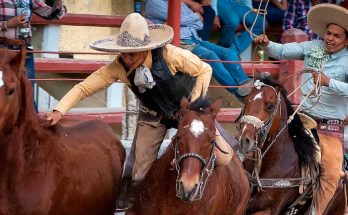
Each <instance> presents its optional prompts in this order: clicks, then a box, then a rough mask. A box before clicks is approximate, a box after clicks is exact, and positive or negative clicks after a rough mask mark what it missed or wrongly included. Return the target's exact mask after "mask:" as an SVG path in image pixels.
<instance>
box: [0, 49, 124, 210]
mask: <svg viewBox="0 0 348 215" xmlns="http://www.w3.org/2000/svg"><path fill="white" fill-rule="evenodd" d="M24 60H25V55H24V54H22V53H20V52H14V51H10V50H7V49H0V110H1V111H0V214H38V215H40V214H42V215H43V214H74V215H76V214H113V212H114V209H115V200H116V195H117V191H118V188H119V184H120V180H121V177H122V169H123V162H124V159H125V150H124V148H123V146H122V145H121V143H120V141H119V140H118V139H117V137H116V136H115V134H114V133H113V131H112V130H111V128H110V127H108V126H107V125H106V124H105V123H103V122H100V121H89V122H81V123H79V124H76V123H74V124H75V125H74V126H62V125H58V126H56V127H55V128H51V129H48V128H45V127H43V126H41V124H42V123H44V121H45V120H43V119H40V118H39V117H38V116H37V115H36V113H35V110H34V108H33V100H32V90H31V85H30V82H29V80H28V79H27V77H26V74H25V72H24V70H23V63H24Z"/></svg>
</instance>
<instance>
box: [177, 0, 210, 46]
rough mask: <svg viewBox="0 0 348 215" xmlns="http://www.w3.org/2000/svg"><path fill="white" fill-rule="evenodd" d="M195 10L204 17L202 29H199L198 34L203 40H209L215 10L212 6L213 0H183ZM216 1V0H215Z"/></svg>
mask: <svg viewBox="0 0 348 215" xmlns="http://www.w3.org/2000/svg"><path fill="white" fill-rule="evenodd" d="M182 1H183V2H184V3H185V4H186V5H187V6H188V7H189V8H190V9H191V10H192V11H193V12H195V13H198V14H199V15H200V16H201V18H202V19H203V28H202V30H199V31H197V33H198V36H200V37H201V38H202V39H203V40H209V37H210V34H211V31H212V28H213V24H214V19H215V16H216V14H215V11H214V9H213V8H212V4H211V0H182ZM213 1H214V0H213Z"/></svg>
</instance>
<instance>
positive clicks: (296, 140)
mask: <svg viewBox="0 0 348 215" xmlns="http://www.w3.org/2000/svg"><path fill="white" fill-rule="evenodd" d="M259 81H260V82H258V81H256V86H258V87H255V88H254V89H253V90H252V92H251V93H250V95H249V96H247V97H246V98H245V100H244V102H245V107H244V110H243V113H242V117H241V119H240V122H241V128H240V132H239V133H240V135H239V136H240V144H241V152H242V153H243V154H244V155H245V161H244V166H245V168H246V170H247V171H248V172H249V173H250V181H251V182H252V184H253V187H254V189H253V193H252V196H251V199H250V201H249V204H248V208H247V213H248V214H272V215H278V214H305V213H306V212H307V211H308V209H309V207H310V204H311V200H310V195H308V196H307V197H305V198H304V199H307V201H306V204H301V203H300V204H294V205H292V204H293V203H295V202H296V199H297V198H298V197H299V196H300V194H299V188H300V185H301V184H307V185H308V187H311V186H310V184H311V183H312V182H314V181H315V180H316V179H315V177H316V176H317V174H316V172H317V170H318V166H319V164H318V161H317V160H318V159H316V155H317V151H318V150H317V147H318V145H317V143H316V141H314V140H313V138H312V137H311V136H310V135H309V133H308V132H307V131H306V130H305V129H304V126H303V124H302V121H301V119H300V117H299V115H298V114H295V115H294V118H293V119H292V120H289V117H290V116H292V115H293V113H294V110H293V108H292V106H291V103H290V101H289V100H288V99H287V93H286V90H285V89H284V88H283V87H282V86H280V85H279V84H277V83H276V82H274V81H273V80H271V78H270V77H267V76H263V77H261V78H259ZM290 121H291V122H290ZM313 132H314V131H313ZM314 134H316V133H314ZM319 137H320V141H331V142H330V143H335V144H337V145H338V146H339V145H340V143H339V142H337V141H339V140H338V139H336V138H334V137H329V136H324V135H319ZM301 165H302V166H306V167H308V168H309V170H311V173H312V174H310V175H311V176H313V177H312V178H311V176H308V177H307V176H302V175H301ZM301 188H302V186H301ZM306 191H307V190H306ZM341 191H342V189H341ZM342 194H343V192H341V193H340V194H339V195H338V196H337V201H339V202H337V203H335V204H336V206H337V208H336V209H335V210H336V211H334V213H332V212H328V213H327V214H343V210H344V205H345V203H344V198H343V195H342ZM304 196H305V195H304ZM290 206H291V207H290ZM336 206H335V207H336Z"/></svg>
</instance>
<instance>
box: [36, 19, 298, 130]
mask: <svg viewBox="0 0 348 215" xmlns="http://www.w3.org/2000/svg"><path fill="white" fill-rule="evenodd" d="M124 18H125V16H105V15H90V14H66V15H65V16H64V17H63V18H62V19H61V20H53V21H47V20H44V19H42V18H40V17H38V16H36V15H34V16H33V17H32V23H33V24H39V25H48V24H56V25H74V26H99V27H120V25H121V23H122V21H123V20H124ZM277 29H278V30H277V32H278V31H280V30H279V28H277ZM268 32H269V31H268ZM278 33H279V32H278ZM288 33H289V32H288ZM297 33H298V32H297ZM297 33H296V32H295V35H294V32H290V34H287V35H286V34H285V35H284V38H283V41H284V42H295V41H297V40H298V38H303V35H302V36H301V35H296V34H297ZM77 53H78V52H76V53H74V54H77ZM81 53H82V52H81ZM81 53H80V52H79V54H81ZM82 54H83V53H82ZM85 54H86V53H85ZM88 54H94V53H88ZM95 54H97V53H95ZM108 62H109V61H91V60H67V59H47V58H46V59H44V58H37V59H36V60H35V67H36V68H35V69H36V72H38V73H91V72H93V71H95V70H97V69H99V68H100V67H101V66H103V65H105V64H106V63H108ZM241 65H242V67H243V69H244V70H245V72H246V73H247V74H248V75H249V76H252V75H254V73H255V72H256V71H261V72H265V71H267V72H269V73H271V74H272V75H273V76H279V79H280V80H283V81H284V80H287V77H289V76H290V75H293V74H294V73H295V72H296V71H298V70H299V69H300V68H302V66H303V62H302V61H287V62H281V63H276V64H275V63H265V62H264V63H245V62H244V63H242V64H241ZM299 81H300V80H298V79H296V80H295V79H292V81H284V85H285V86H286V88H287V89H288V90H289V91H291V90H292V89H295V88H296V86H298V84H299V83H298V82H299ZM298 99H299V95H298V93H297V94H295V95H294V96H293V97H292V100H293V102H296V101H298ZM239 112H240V109H222V110H221V112H220V114H219V116H218V120H219V121H222V122H231V121H233V120H234V119H235V118H236V117H237V116H238V115H239ZM123 114H124V113H120V112H118V113H117V112H115V113H108V114H102V113H101V114H68V115H67V117H68V118H69V117H70V118H75V119H76V118H77V119H93V118H100V119H103V120H104V121H106V122H113V123H120V122H121V118H122V115H123Z"/></svg>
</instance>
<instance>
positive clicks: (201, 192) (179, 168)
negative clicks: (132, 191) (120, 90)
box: [128, 99, 249, 215]
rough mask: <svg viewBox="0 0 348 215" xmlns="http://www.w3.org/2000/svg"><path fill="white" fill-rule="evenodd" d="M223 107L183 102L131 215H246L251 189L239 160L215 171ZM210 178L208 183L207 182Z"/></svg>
mask: <svg viewBox="0 0 348 215" xmlns="http://www.w3.org/2000/svg"><path fill="white" fill-rule="evenodd" d="M220 105H221V102H220V101H219V100H218V101H216V102H214V103H213V104H211V105H210V102H209V101H208V100H205V99H198V100H196V101H195V102H193V103H191V104H189V103H188V101H186V100H183V101H182V102H181V110H180V113H181V114H182V118H181V119H180V121H179V125H178V131H177V134H176V136H175V137H174V138H173V142H172V144H171V145H170V146H169V147H168V149H167V151H166V152H165V153H164V155H163V156H162V157H161V158H160V159H159V160H157V161H156V162H155V163H154V165H153V166H152V168H151V169H150V171H149V173H148V174H147V176H146V177H145V179H144V181H143V183H142V184H141V187H140V189H139V190H138V192H137V196H136V201H135V204H134V206H133V208H131V209H130V210H129V211H128V214H142V215H143V214H145V215H146V214H163V215H164V214H171V215H172V214H209V215H214V214H219V215H224V214H226V215H227V214H228V215H231V214H235V215H239V214H243V213H244V211H245V207H246V204H247V202H248V198H249V184H248V179H247V177H246V175H245V172H244V169H243V166H242V164H241V162H240V160H239V158H238V156H237V155H236V154H235V155H234V156H233V158H232V160H231V161H230V163H229V164H228V165H227V166H223V167H217V168H216V169H214V168H215V165H214V162H215V153H214V150H219V149H218V148H216V147H217V146H216V143H215V118H216V115H217V113H218V111H219V108H220ZM209 176H210V177H209Z"/></svg>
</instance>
